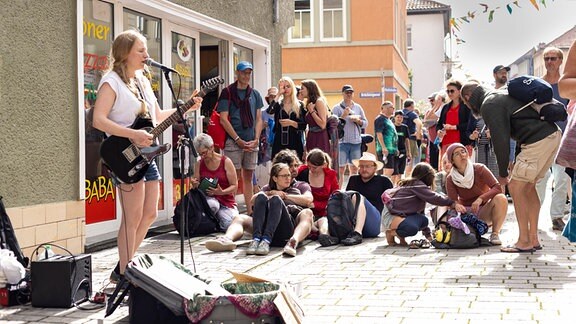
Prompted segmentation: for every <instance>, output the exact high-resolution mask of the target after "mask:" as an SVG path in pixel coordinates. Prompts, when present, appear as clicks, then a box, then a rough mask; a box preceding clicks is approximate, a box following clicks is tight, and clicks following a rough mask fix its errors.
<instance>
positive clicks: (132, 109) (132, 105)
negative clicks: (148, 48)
mask: <svg viewBox="0 0 576 324" xmlns="http://www.w3.org/2000/svg"><path fill="white" fill-rule="evenodd" d="M136 80H137V82H138V85H139V87H140V89H141V91H142V96H143V97H144V101H145V102H146V105H147V106H148V111H149V112H150V116H151V117H152V121H153V122H154V125H156V116H155V113H156V109H155V105H156V102H157V101H156V96H155V95H154V92H153V91H152V87H151V86H150V82H149V81H148V79H146V78H144V77H143V76H142V75H141V74H140V75H138V74H137V77H136ZM104 83H108V84H109V85H110V87H111V88H112V90H113V91H114V92H115V93H116V100H115V101H114V105H112V110H110V114H108V118H109V119H110V120H112V121H113V122H115V123H117V124H118V125H121V126H124V127H129V126H131V125H132V123H133V122H134V120H135V119H136V117H137V116H138V114H139V113H140V112H141V107H142V105H141V103H140V100H138V97H136V95H134V93H133V92H132V91H130V89H129V88H128V85H127V84H126V83H124V81H122V79H120V76H118V74H117V73H116V72H114V71H110V72H108V73H107V74H106V75H104V77H102V80H101V81H100V85H99V86H98V89H100V87H102V85H103V84H104ZM107 135H110V134H107Z"/></svg>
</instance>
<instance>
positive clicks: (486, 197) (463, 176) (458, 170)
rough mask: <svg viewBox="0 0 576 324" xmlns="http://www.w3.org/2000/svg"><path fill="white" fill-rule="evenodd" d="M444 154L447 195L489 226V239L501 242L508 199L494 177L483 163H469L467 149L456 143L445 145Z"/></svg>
mask: <svg viewBox="0 0 576 324" xmlns="http://www.w3.org/2000/svg"><path fill="white" fill-rule="evenodd" d="M446 156H447V158H448V159H449V160H450V161H451V162H452V170H451V171H450V174H449V175H448V177H447V178H446V191H447V194H448V197H449V198H450V199H452V200H454V201H457V202H458V203H460V204H462V205H464V206H466V207H467V209H469V211H471V212H472V213H474V214H476V215H477V216H478V218H480V219H482V220H483V221H485V222H486V223H487V224H488V225H491V226H492V234H491V235H490V242H491V243H492V244H493V245H501V244H502V242H501V241H500V230H501V229H502V225H503V224H504V220H505V218H506V212H507V211H508V200H507V199H506V196H505V195H504V194H503V193H502V188H501V187H500V184H499V183H498V180H497V179H496V177H495V176H494V174H492V172H491V171H490V170H489V169H488V168H487V167H486V166H485V165H484V164H480V163H473V162H472V161H471V160H470V157H469V156H468V150H467V149H466V147H465V146H464V145H462V144H460V143H454V144H451V145H450V146H448V149H447V150H446Z"/></svg>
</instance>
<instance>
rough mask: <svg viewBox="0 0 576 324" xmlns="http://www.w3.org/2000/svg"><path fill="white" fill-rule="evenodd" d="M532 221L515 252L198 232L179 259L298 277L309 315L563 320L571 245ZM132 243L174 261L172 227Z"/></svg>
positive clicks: (24, 316)
mask: <svg viewBox="0 0 576 324" xmlns="http://www.w3.org/2000/svg"><path fill="white" fill-rule="evenodd" d="M510 209H512V207H511V205H510ZM513 215H514V214H513V211H510V213H509V215H508V219H507V221H506V224H505V227H504V230H503V232H502V235H501V238H502V240H503V241H504V243H505V244H506V243H512V242H513V241H514V239H515V238H516V235H517V227H516V223H515V219H514V217H513ZM540 228H541V230H540V238H541V241H542V246H543V250H541V251H538V252H535V253H519V254H506V253H501V252H499V247H489V248H478V249H474V250H435V249H433V248H430V249H420V250H409V249H408V248H405V247H389V246H387V244H386V240H385V238H384V237H379V238H375V239H365V241H364V243H362V244H361V245H357V246H352V247H345V246H336V247H329V248H321V247H320V246H319V244H318V243H317V242H308V244H306V245H305V246H304V247H302V248H300V249H299V250H298V256H297V257H295V258H288V257H284V256H282V255H281V249H279V248H273V249H272V251H271V253H270V255H268V256H266V257H260V256H246V255H245V249H246V246H241V247H239V248H238V249H236V251H234V252H224V253H213V252H210V251H208V250H206V249H205V248H204V246H203V243H204V242H205V241H206V239H207V238H196V239H192V240H191V241H190V243H189V245H188V243H187V244H186V251H185V264H186V266H188V267H189V268H193V266H192V263H193V261H192V255H193V257H194V262H195V265H196V270H197V272H199V273H201V274H202V275H203V276H204V277H205V278H208V279H212V280H215V281H224V280H230V279H231V276H230V274H229V273H228V272H227V271H226V270H227V269H229V270H232V271H236V272H247V273H250V274H254V275H258V276H265V277H268V278H271V279H282V280H289V281H293V282H301V283H302V288H303V289H302V295H301V299H302V304H303V306H304V308H305V310H306V314H307V320H308V322H310V323H382V322H385V323H422V322H430V321H431V322H433V323H435V322H440V321H441V320H442V321H446V320H449V321H456V322H455V323H485V322H486V321H488V322H489V323H492V322H508V323H519V322H526V323H528V322H530V323H554V322H559V323H560V322H562V323H568V322H571V321H572V320H573V319H574V318H576V298H574V297H575V294H576V246H575V245H573V244H570V243H568V241H567V240H566V239H565V238H563V237H561V236H560V233H559V232H552V231H551V229H550V228H551V223H550V220H549V217H548V216H547V214H543V215H542V216H541V218H540ZM382 236H383V235H382ZM189 246H190V247H189ZM140 252H141V253H149V254H161V255H164V256H166V257H169V258H171V259H173V260H176V261H179V260H180V242H179V237H178V235H177V234H176V232H171V233H167V234H163V235H160V236H156V237H153V238H148V239H146V240H145V242H144V244H143V245H142V248H141V250H140ZM116 260H117V250H116V248H112V249H107V250H103V251H100V252H96V253H93V254H92V270H93V287H94V290H95V291H96V290H98V289H100V288H101V287H102V286H103V284H104V283H105V282H106V280H107V277H108V275H109V273H110V271H111V270H112V268H113V267H114V265H115V263H116ZM0 322H1V323H127V322H128V307H127V306H121V307H119V308H118V309H117V310H116V312H115V313H114V314H113V315H112V316H110V317H109V318H106V319H104V310H103V309H102V310H99V311H81V310H77V309H42V308H32V307H31V306H29V305H27V306H17V307H10V308H4V309H0Z"/></svg>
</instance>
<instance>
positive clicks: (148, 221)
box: [93, 30, 202, 281]
mask: <svg viewBox="0 0 576 324" xmlns="http://www.w3.org/2000/svg"><path fill="white" fill-rule="evenodd" d="M148 57H149V56H148V50H147V45H146V38H145V37H144V36H142V35H141V34H140V33H138V32H137V31H134V30H128V31H125V32H122V33H121V34H119V35H118V36H117V37H116V39H114V42H113V44H112V51H111V62H110V70H109V71H108V72H107V73H106V75H104V76H103V78H102V81H101V82H100V86H99V88H98V97H97V99H96V104H95V106H94V120H93V123H94V127H96V128H98V129H100V130H101V131H103V132H106V134H107V135H108V136H111V135H113V136H117V137H124V138H128V139H130V141H132V143H134V144H135V145H136V146H137V147H139V148H141V147H149V146H151V145H152V144H153V141H154V136H153V134H150V133H149V132H147V131H146V130H144V129H133V128H130V126H131V125H132V124H133V122H134V121H135V120H136V118H137V117H138V116H140V117H141V116H143V115H149V117H150V118H151V120H152V123H153V124H154V125H156V124H157V123H160V122H162V121H163V120H164V119H166V118H167V117H169V116H171V115H172V114H173V113H174V112H175V109H166V110H162V109H160V106H159V104H158V101H157V100H156V97H155V96H154V93H153V92H152V87H151V85H150V81H149V80H148V79H147V78H145V77H144V74H143V72H145V70H146V69H147V68H146V67H145V61H146V59H147V58H148ZM195 93H196V92H195ZM193 100H194V105H193V106H192V107H191V108H190V109H192V110H195V109H198V108H200V103H201V102H202V98H200V97H195V98H194V99H193ZM160 179H161V177H160V173H159V171H158V167H157V166H156V163H155V162H154V161H152V162H151V163H149V165H148V169H147V171H146V174H145V175H144V178H143V179H141V180H139V181H138V182H135V183H119V184H118V189H119V197H120V203H121V207H122V213H123V216H122V221H121V224H120V229H119V231H118V254H119V257H120V262H119V264H118V265H117V266H116V269H114V271H113V273H112V275H111V276H110V278H111V280H112V281H116V280H118V279H119V278H120V276H121V275H122V274H123V273H124V269H125V268H126V265H127V263H128V261H129V260H130V259H132V257H133V256H134V254H135V253H136V250H137V249H138V247H139V246H140V243H141V242H142V240H144V237H145V236H146V233H147V232H148V228H149V227H150V225H152V223H153V222H154V220H155V219H156V217H157V215H158V210H157V206H158V199H159V192H160V187H159V181H160Z"/></svg>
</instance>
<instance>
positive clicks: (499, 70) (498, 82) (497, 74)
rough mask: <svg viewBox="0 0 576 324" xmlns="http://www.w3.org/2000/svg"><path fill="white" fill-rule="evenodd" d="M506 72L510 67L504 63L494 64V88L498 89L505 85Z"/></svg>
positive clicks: (506, 80)
mask: <svg viewBox="0 0 576 324" xmlns="http://www.w3.org/2000/svg"><path fill="white" fill-rule="evenodd" d="M508 72H510V67H509V66H504V65H496V66H495V67H494V69H492V74H493V75H494V89H500V88H502V87H504V86H505V85H506V83H507V82H508Z"/></svg>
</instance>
